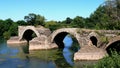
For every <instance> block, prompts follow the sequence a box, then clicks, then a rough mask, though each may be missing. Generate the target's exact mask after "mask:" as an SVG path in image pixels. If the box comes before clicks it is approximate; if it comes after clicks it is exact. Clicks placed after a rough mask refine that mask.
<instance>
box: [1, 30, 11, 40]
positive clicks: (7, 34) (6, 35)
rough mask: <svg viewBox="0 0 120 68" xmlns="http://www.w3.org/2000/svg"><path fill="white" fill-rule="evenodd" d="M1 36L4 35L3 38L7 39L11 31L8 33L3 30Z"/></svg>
mask: <svg viewBox="0 0 120 68" xmlns="http://www.w3.org/2000/svg"><path fill="white" fill-rule="evenodd" d="M3 36H4V38H5V39H9V38H10V36H11V33H10V32H9V31H5V32H4V33H3Z"/></svg>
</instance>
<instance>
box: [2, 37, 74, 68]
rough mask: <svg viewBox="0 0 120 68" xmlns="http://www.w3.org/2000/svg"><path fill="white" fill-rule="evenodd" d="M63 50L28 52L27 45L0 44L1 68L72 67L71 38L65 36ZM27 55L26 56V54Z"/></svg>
mask: <svg viewBox="0 0 120 68" xmlns="http://www.w3.org/2000/svg"><path fill="white" fill-rule="evenodd" d="M64 43H65V48H64V49H52V50H39V51H30V52H29V54H28V49H27V48H28V45H7V44H6V42H5V41H3V42H1V43H0V67H1V68H61V67H62V68H66V67H70V68H72V67H74V61H73V54H74V51H73V50H71V46H72V43H73V42H72V38H71V37H70V36H66V37H65V39H64ZM26 53H27V54H26Z"/></svg>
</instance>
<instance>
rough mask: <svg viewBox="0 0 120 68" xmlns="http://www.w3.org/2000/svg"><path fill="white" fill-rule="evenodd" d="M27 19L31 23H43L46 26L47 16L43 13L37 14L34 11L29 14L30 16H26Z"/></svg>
mask: <svg viewBox="0 0 120 68" xmlns="http://www.w3.org/2000/svg"><path fill="white" fill-rule="evenodd" d="M24 19H25V21H26V22H27V23H29V25H42V26H44V22H45V18H44V17H43V16H41V15H36V14H34V13H30V14H28V16H25V17H24Z"/></svg>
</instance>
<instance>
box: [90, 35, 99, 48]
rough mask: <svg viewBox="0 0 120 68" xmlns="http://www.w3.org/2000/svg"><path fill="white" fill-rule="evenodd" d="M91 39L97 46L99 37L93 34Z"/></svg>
mask: <svg viewBox="0 0 120 68" xmlns="http://www.w3.org/2000/svg"><path fill="white" fill-rule="evenodd" d="M90 40H91V41H92V44H93V45H95V46H97V42H98V40H97V38H96V37H95V36H91V37H90Z"/></svg>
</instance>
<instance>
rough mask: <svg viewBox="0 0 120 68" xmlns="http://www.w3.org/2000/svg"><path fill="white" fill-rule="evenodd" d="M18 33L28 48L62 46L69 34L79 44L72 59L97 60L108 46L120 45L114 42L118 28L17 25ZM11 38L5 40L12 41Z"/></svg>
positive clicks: (119, 40)
mask: <svg viewBox="0 0 120 68" xmlns="http://www.w3.org/2000/svg"><path fill="white" fill-rule="evenodd" d="M18 33H19V34H18V37H17V38H18V40H17V41H18V42H20V43H21V42H22V41H25V40H26V41H27V42H29V50H40V49H53V48H64V43H63V39H64V38H65V36H66V35H68V34H70V35H71V36H73V37H74V38H76V40H77V41H78V43H79V46H80V50H79V51H78V52H76V53H75V54H74V60H98V59H101V58H103V57H104V56H106V55H107V54H108V52H110V48H115V49H116V50H120V46H117V45H116V42H117V43H120V30H90V29H80V28H61V29H57V30H55V31H53V32H51V31H50V30H49V29H47V28H44V27H42V26H39V27H34V26H19V27H18ZM11 40H12V38H11V39H10V40H8V41H7V42H8V43H14V42H12V41H11ZM22 43H23V42H22ZM113 44H114V45H113Z"/></svg>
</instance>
